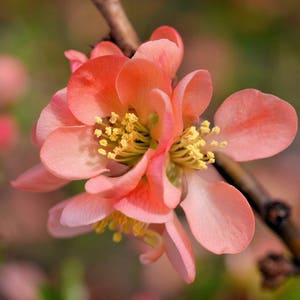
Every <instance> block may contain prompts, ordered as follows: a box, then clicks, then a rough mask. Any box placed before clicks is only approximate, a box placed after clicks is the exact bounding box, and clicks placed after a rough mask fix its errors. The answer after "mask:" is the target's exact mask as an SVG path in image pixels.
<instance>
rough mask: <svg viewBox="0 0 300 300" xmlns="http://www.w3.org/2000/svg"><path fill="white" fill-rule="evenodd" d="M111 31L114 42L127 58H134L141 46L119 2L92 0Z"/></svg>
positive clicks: (116, 0) (114, 0)
mask: <svg viewBox="0 0 300 300" xmlns="http://www.w3.org/2000/svg"><path fill="white" fill-rule="evenodd" d="M92 2H93V3H94V4H95V6H96V7H97V8H98V10H99V11H100V13H101V14H102V16H103V17H104V19H105V20H106V22H107V24H108V26H109V27H110V30H111V38H112V40H113V41H114V42H115V43H116V44H117V45H118V46H119V47H120V48H121V50H122V51H123V52H124V54H125V55H126V56H129V57H130V56H132V55H133V54H134V52H135V50H136V49H137V47H138V46H139V44H140V41H139V38H138V36H137V33H136V32H135V30H134V29H133V27H132V25H131V23H130V21H129V20H128V18H127V16H126V14H125V12H124V9H123V7H122V5H121V2H120V1H119V0H92Z"/></svg>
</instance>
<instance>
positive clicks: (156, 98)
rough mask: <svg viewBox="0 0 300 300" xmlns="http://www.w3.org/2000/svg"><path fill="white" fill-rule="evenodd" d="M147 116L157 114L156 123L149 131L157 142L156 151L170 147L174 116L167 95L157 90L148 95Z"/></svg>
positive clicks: (172, 139) (172, 138) (172, 140)
mask: <svg viewBox="0 0 300 300" xmlns="http://www.w3.org/2000/svg"><path fill="white" fill-rule="evenodd" d="M147 103H148V104H149V111H148V115H151V114H152V113H155V114H157V117H158V122H157V124H156V125H155V126H154V127H153V128H152V129H151V136H152V137H153V138H154V139H156V140H157V141H158V142H159V145H158V149H157V151H160V149H165V148H166V147H168V145H169V146H171V144H172V143H173V142H174V137H173V135H172V132H173V130H174V115H173V110H172V106H171V101H170V98H169V96H168V95H167V94H165V93H164V92H163V91H161V90H159V89H153V90H152V91H151V92H150V93H149V97H148V101H147Z"/></svg>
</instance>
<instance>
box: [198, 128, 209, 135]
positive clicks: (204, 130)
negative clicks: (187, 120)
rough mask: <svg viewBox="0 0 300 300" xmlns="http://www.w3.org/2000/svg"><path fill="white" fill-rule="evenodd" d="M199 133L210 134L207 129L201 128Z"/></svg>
mask: <svg viewBox="0 0 300 300" xmlns="http://www.w3.org/2000/svg"><path fill="white" fill-rule="evenodd" d="M200 133H201V134H209V133H210V129H209V127H206V126H201V127H200Z"/></svg>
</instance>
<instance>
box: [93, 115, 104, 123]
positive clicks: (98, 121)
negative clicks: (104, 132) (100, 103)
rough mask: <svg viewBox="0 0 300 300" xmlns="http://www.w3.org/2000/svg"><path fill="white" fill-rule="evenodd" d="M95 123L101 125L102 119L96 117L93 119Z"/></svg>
mask: <svg viewBox="0 0 300 300" xmlns="http://www.w3.org/2000/svg"><path fill="white" fill-rule="evenodd" d="M95 123H96V124H102V123H103V120H102V118H100V117H98V116H96V117H95Z"/></svg>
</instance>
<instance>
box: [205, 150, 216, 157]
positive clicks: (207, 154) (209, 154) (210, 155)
mask: <svg viewBox="0 0 300 300" xmlns="http://www.w3.org/2000/svg"><path fill="white" fill-rule="evenodd" d="M206 156H207V157H208V158H214V157H215V154H214V153H213V152H211V151H207V152H206Z"/></svg>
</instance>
